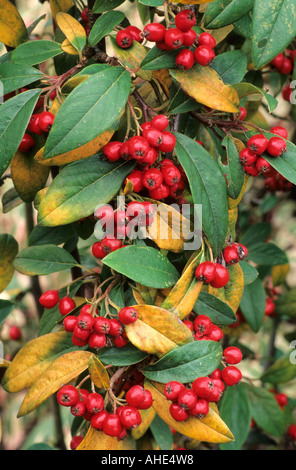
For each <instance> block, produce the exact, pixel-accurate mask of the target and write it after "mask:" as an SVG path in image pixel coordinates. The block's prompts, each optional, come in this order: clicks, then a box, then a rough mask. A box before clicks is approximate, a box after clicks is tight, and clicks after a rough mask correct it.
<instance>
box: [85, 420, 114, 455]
mask: <svg viewBox="0 0 296 470" xmlns="http://www.w3.org/2000/svg"><path fill="white" fill-rule="evenodd" d="M117 448H118V440H117V437H111V436H107V435H106V434H104V433H103V432H100V431H97V430H96V429H94V428H92V427H91V426H90V427H89V429H88V431H87V434H86V436H85V438H84V439H83V441H82V442H81V444H80V445H79V446H78V447H77V449H76V450H117Z"/></svg>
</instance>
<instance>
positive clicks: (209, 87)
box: [170, 65, 239, 113]
mask: <svg viewBox="0 0 296 470" xmlns="http://www.w3.org/2000/svg"><path fill="white" fill-rule="evenodd" d="M170 73H171V75H172V77H173V78H174V79H175V80H176V81H177V82H178V83H179V84H180V85H181V87H182V89H183V90H184V91H185V92H186V93H187V94H188V95H189V96H191V97H192V98H194V99H195V100H196V101H197V102H198V103H202V104H204V105H205V106H208V107H209V108H212V109H216V110H219V111H225V112H228V113H237V112H238V106H239V97H238V94H237V92H236V90H235V89H234V88H233V87H231V86H229V85H225V84H224V83H223V81H222V79H221V78H220V77H219V75H218V73H217V72H216V71H215V70H214V69H211V68H210V67H202V66H201V65H195V66H194V67H192V68H191V69H190V70H187V71H183V70H177V69H176V70H170Z"/></svg>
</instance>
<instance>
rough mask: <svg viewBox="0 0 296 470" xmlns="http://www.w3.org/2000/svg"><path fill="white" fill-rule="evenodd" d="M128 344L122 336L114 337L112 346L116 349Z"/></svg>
mask: <svg viewBox="0 0 296 470" xmlns="http://www.w3.org/2000/svg"><path fill="white" fill-rule="evenodd" d="M127 343H128V339H127V338H125V336H123V335H118V336H114V338H113V344H114V346H115V347H116V348H124V346H126V345H127Z"/></svg>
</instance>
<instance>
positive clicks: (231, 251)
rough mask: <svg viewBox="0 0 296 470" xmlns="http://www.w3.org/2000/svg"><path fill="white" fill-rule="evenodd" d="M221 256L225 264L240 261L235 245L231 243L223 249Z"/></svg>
mask: <svg viewBox="0 0 296 470" xmlns="http://www.w3.org/2000/svg"><path fill="white" fill-rule="evenodd" d="M223 257H224V259H225V262H226V263H227V264H236V263H238V262H239V261H240V257H239V254H238V249H237V245H236V244H235V243H232V244H231V245H229V246H227V247H226V248H224V250H223Z"/></svg>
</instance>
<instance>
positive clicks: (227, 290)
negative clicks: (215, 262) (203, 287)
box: [209, 263, 244, 312]
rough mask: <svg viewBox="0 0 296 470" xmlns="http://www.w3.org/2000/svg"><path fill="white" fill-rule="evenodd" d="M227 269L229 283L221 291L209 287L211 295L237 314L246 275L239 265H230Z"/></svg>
mask: <svg viewBox="0 0 296 470" xmlns="http://www.w3.org/2000/svg"><path fill="white" fill-rule="evenodd" d="M227 269H228V272H229V282H228V283H227V284H226V286H225V287H222V288H221V289H215V288H214V287H211V286H209V293H210V294H212V295H214V296H215V297H218V298H219V299H221V300H223V301H224V302H226V303H227V304H228V305H229V306H230V307H231V308H232V310H233V311H234V312H236V311H237V309H238V307H239V304H240V301H241V298H242V295H243V292H244V274H243V271H242V268H241V267H240V265H239V263H238V264H233V265H230V266H228V268H227Z"/></svg>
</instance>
